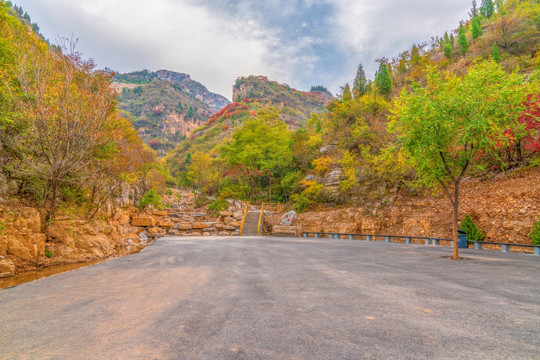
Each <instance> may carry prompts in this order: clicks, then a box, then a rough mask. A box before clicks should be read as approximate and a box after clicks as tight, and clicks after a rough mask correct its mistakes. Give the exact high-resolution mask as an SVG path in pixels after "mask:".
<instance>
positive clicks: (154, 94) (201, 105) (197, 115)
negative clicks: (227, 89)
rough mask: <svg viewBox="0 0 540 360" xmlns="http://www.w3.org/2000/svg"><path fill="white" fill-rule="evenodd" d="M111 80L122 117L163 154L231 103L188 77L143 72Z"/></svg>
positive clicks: (178, 74) (159, 72)
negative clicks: (113, 82) (128, 120)
mask: <svg viewBox="0 0 540 360" xmlns="http://www.w3.org/2000/svg"><path fill="white" fill-rule="evenodd" d="M114 80H115V84H114V87H115V88H116V89H117V90H118V91H119V96H118V100H119V108H120V109H121V110H122V114H123V115H124V116H125V117H127V118H129V119H131V120H132V122H133V125H134V126H135V129H137V131H138V132H139V135H140V136H141V138H142V139H143V140H144V141H145V142H146V143H147V144H148V145H150V146H151V147H152V148H153V149H155V150H157V151H159V152H160V153H161V154H162V155H163V154H165V152H167V151H168V150H171V149H173V148H174V147H175V146H176V145H177V144H178V143H179V142H180V141H182V140H184V139H185V138H186V137H187V136H189V135H190V134H191V132H192V131H193V130H194V129H196V128H198V127H200V126H201V125H202V124H203V123H204V122H205V121H206V120H207V119H208V118H209V117H210V116H211V115H212V114H213V113H215V112H216V111H218V110H220V109H221V108H223V107H224V106H226V105H227V104H229V103H230V102H229V101H228V100H227V99H226V98H224V97H223V96H220V95H217V94H213V93H210V92H209V91H208V90H207V89H206V87H204V86H203V85H202V84H200V83H198V82H196V81H194V80H192V79H191V78H190V76H189V75H187V74H180V73H175V72H171V71H166V70H160V71H157V72H150V71H147V70H143V71H136V72H132V73H129V74H116V75H115V76H114Z"/></svg>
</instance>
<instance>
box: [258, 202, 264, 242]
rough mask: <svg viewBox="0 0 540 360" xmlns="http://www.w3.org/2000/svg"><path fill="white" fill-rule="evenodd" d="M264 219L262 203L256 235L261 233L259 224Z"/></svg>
mask: <svg viewBox="0 0 540 360" xmlns="http://www.w3.org/2000/svg"><path fill="white" fill-rule="evenodd" d="M263 219H264V203H262V204H261V213H260V214H259V222H258V223H257V236H259V235H261V225H262V222H263Z"/></svg>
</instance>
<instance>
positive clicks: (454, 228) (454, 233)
mask: <svg viewBox="0 0 540 360" xmlns="http://www.w3.org/2000/svg"><path fill="white" fill-rule="evenodd" d="M454 190H455V191H454V204H453V208H454V209H453V213H454V220H453V221H452V237H453V239H454V249H453V250H454V252H453V255H452V259H459V255H458V248H459V247H458V245H459V244H458V225H457V224H458V207H459V203H458V201H459V199H458V186H457V184H456V186H455V188H454Z"/></svg>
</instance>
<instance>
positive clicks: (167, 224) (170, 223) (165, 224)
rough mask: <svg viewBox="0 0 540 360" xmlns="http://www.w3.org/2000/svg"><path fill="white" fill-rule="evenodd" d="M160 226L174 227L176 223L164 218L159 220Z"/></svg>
mask: <svg viewBox="0 0 540 360" xmlns="http://www.w3.org/2000/svg"><path fill="white" fill-rule="evenodd" d="M159 226H161V227H163V228H166V229H171V228H173V227H174V223H173V222H171V221H167V220H162V221H160V222H159Z"/></svg>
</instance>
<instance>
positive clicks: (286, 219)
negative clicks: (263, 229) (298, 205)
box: [279, 211, 296, 226]
mask: <svg viewBox="0 0 540 360" xmlns="http://www.w3.org/2000/svg"><path fill="white" fill-rule="evenodd" d="M295 217H296V211H289V212H288V213H286V214H285V215H283V216H282V217H281V219H279V224H280V225H285V226H289V225H291V224H292V222H293V220H294V218H295Z"/></svg>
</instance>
